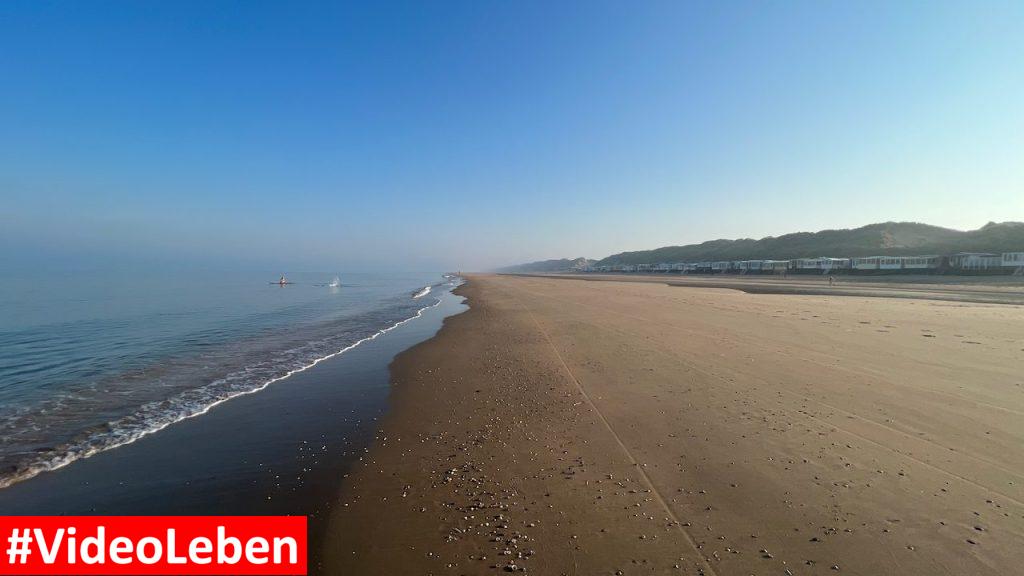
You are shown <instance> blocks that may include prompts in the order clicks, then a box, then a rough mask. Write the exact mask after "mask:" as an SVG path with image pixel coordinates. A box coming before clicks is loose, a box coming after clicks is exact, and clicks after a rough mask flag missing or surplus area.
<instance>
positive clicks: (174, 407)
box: [0, 286, 441, 488]
mask: <svg viewBox="0 0 1024 576" xmlns="http://www.w3.org/2000/svg"><path fill="white" fill-rule="evenodd" d="M429 291H430V287H429V286H428V287H426V288H425V291H424V290H421V291H420V292H421V293H419V294H418V295H417V296H416V297H417V298H418V297H421V296H425V295H426V294H427V292H429ZM439 304H441V299H440V298H438V299H437V301H436V302H434V303H433V304H430V305H428V306H423V307H422V308H419V309H418V310H416V314H414V315H413V316H410V317H408V318H406V319H404V320H400V321H398V322H395V323H394V324H392V325H391V326H388V327H387V328H383V329H381V330H378V331H377V332H375V333H373V334H371V335H370V336H367V337H365V338H362V339H360V340H357V341H355V342H353V343H352V344H349V345H348V346H346V347H344V348H342V349H340V350H338V351H336V352H332V353H330V354H327V355H324V356H320V357H317V358H315V359H313V360H312V361H310V362H308V363H306V364H304V365H302V366H300V367H298V368H295V369H293V370H290V371H288V372H286V373H284V374H283V375H280V376H277V377H274V378H270V379H268V380H265V381H263V382H262V383H260V384H257V385H255V386H253V387H251V388H247V389H243V390H232V391H230V392H227V393H224V394H221V395H219V396H218V395H216V393H210V394H207V391H206V390H195V391H193V393H194V394H195V395H198V396H199V398H196V399H195V401H192V400H189V399H187V398H183V401H181V402H175V401H174V400H173V399H172V400H170V401H158V402H151V403H149V404H146V405H144V406H141V407H140V408H139V410H138V411H137V412H136V413H134V414H132V415H129V416H127V417H124V418H121V419H119V420H115V421H113V422H110V423H108V424H107V425H106V426H104V428H105V429H106V430H107V431H108V432H106V433H104V434H100V435H93V436H91V437H89V438H86V439H85V440H83V441H82V442H80V443H77V444H74V445H71V446H64V447H61V448H60V449H58V450H57V451H56V452H57V453H56V454H52V455H50V454H46V455H44V454H40V458H39V459H38V460H36V461H35V462H33V463H31V464H30V465H28V466H26V467H25V468H23V469H20V470H17V471H14V472H12V473H9V474H5V475H4V476H3V477H0V488H6V487H8V486H10V485H12V484H16V483H18V482H21V481H23V480H28V479H29V478H32V477H34V476H36V475H38V474H40V473H42V472H48V471H52V470H57V469H59V468H63V467H64V466H67V465H68V464H71V463H72V462H74V461H76V460H81V459H83V458H89V457H90V456H94V455H96V454H99V453H100V452H105V451H107V450H111V449H114V448H119V447H121V446H126V445H128V444H131V443H133V442H135V441H137V440H139V439H141V438H144V437H146V436H149V435H150V434H154V433H156V432H159V431H161V430H163V429H164V428H167V427H168V426H171V425H172V424H176V423H178V422H181V421H183V420H187V419H189V418H195V417H196V416H202V415H203V414H206V413H207V412H209V411H210V410H212V409H213V408H214V407H216V406H218V405H220V404H223V403H224V402H227V401H228V400H231V399H233V398H238V397H239V396H245V395H248V394H254V393H256V392H259V391H261V390H264V389H266V388H267V387H268V386H270V385H271V384H274V383H276V382H280V381H281V380H285V379H287V378H289V377H291V376H293V375H295V374H298V373H299V372H305V371H306V370H309V369H310V368H312V367H314V366H316V365H317V364H319V363H321V362H323V361H324V360H330V359H331V358H334V357H335V356H340V355H341V354H344V353H346V352H348V351H349V350H352V349H353V348H356V347H357V346H359V345H361V344H364V343H366V342H369V341H370V340H375V339H377V338H378V337H379V336H383V335H384V334H387V333H388V332H390V331H392V330H394V329H395V328H398V327H399V326H401V325H403V324H406V323H408V322H411V321H412V320H415V319H417V318H419V317H421V316H422V315H423V313H424V312H425V311H427V310H429V309H430V308H434V307H436V306H438V305H439ZM140 420H141V423H140Z"/></svg>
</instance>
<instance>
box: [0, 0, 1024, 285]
mask: <svg viewBox="0 0 1024 576" xmlns="http://www.w3.org/2000/svg"><path fill="white" fill-rule="evenodd" d="M1021 30H1024V4H1022V3H1019V2H1006V3H999V2H987V3H972V2H965V3H948V2H920V3H916V2H877V3H876V2H760V1H759V2H749V3H747V2H734V3H732V2H730V3H726V2H707V3H701V2H664V3H662V2H642V3H625V2H614V3H600V2H589V1H588V2H579V3H572V2H554V3H552V2H536V3H531V2H500V3H499V2H464V3H463V2H443V3H442V2H413V3H366V4H363V5H356V4H345V3H340V2H329V3H328V2H324V3H309V2H307V3H283V2H281V3H271V2H239V3H234V2H196V3H188V2H166V3H157V2H125V3H110V2H89V3H85V2H64V3H48V2H24V3H22V2H3V3H0V78H2V81H0V243H2V244H3V247H0V253H5V254H0V258H6V260H7V262H8V263H14V265H26V263H40V262H43V263H45V262H54V263H60V264H61V265H63V264H64V263H69V262H76V261H95V262H104V263H118V262H120V263H138V262H146V261H148V262H156V263H161V262H187V261H196V262H205V263H209V264H216V265H224V266H232V265H237V266H261V265H266V266H268V267H272V268H275V269H276V268H277V267H279V266H280V265H282V264H289V265H291V266H292V267H293V268H306V269H327V270H334V269H367V268H377V267H394V268H399V267H415V268H420V269H448V268H461V269H474V268H484V267H488V266H494V265H502V264H508V263H514V262H519V261H527V260H534V259H541V258H552V257H562V256H578V255H585V256H590V257H600V256H606V255H608V254H611V253H615V252H619V251H622V250H633V249H642V248H652V247H657V246H663V245H669V244H685V243H690V242H698V241H703V240H708V239H713V238H723V237H725V238H734V237H762V236H766V235H777V234H782V233H786V232H792V231H801V230H819V229H824V228H837V227H854V226H859V225H863V224H867V223H871V222H877V221H885V220H914V221H923V222H928V223H932V224H938V225H944V226H949V227H954V228H960V229H968V228H977V227H979V226H981V225H983V224H985V223H986V222H987V221H990V220H995V221H1003V220H1024V100H1022V96H1021V95H1022V94H1024V66H1022V65H1021V62H1024V34H1021V33H1020V31H1021Z"/></svg>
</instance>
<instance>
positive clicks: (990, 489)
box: [517, 288, 1024, 506]
mask: <svg viewBox="0 0 1024 576" xmlns="http://www.w3.org/2000/svg"><path fill="white" fill-rule="evenodd" d="M520 290H522V291H523V292H526V293H527V294H533V295H534V296H539V297H542V298H549V299H552V300H555V301H558V302H564V303H570V304H579V305H581V306H587V307H591V308H596V307H594V306H589V305H587V304H583V303H580V302H571V301H569V300H564V299H561V298H557V297H555V296H551V295H549V294H542V293H539V292H534V291H531V290H527V289H524V288H520ZM517 300H518V301H519V302H520V304H522V301H521V300H519V299H518V298H517ZM523 307H524V309H526V310H527V312H529V313H530V316H531V318H533V319H534V322H537V320H536V317H534V316H533V312H532V311H530V310H529V309H528V308H526V306H525V305H524V306H523ZM607 312H612V313H614V314H617V315H620V316H624V317H627V318H631V319H635V320H644V321H647V322H652V323H660V324H664V325H667V326H673V327H674V325H673V324H670V323H665V322H660V321H657V320H652V319H648V318H643V317H639V316H632V315H630V314H625V313H622V312H615V311H607ZM538 328H540V324H539V323H538ZM541 332H542V333H543V334H544V336H545V338H547V333H546V332H544V330H543V328H541ZM548 344H549V345H551V346H552V348H553V349H554V345H552V344H551V340H550V339H548ZM555 354H557V355H558V358H559V360H562V357H561V355H560V354H558V351H557V350H555ZM684 363H685V364H686V365H687V367H689V368H690V369H691V370H693V371H695V372H697V373H699V374H703V375H704V376H705V377H707V378H713V379H715V380H718V381H721V382H723V383H725V384H727V385H731V383H730V382H729V380H728V379H727V378H724V377H722V376H719V375H717V374H714V373H712V372H708V371H707V370H704V369H701V368H698V367H696V366H694V365H693V364H691V363H689V362H684ZM562 365H563V366H565V368H566V370H567V371H568V372H569V374H570V376H572V378H573V381H574V382H576V385H577V387H579V388H580V392H582V393H583V395H584V397H586V398H587V400H588V401H589V400H590V398H589V397H588V396H587V395H586V392H584V391H583V389H582V387H581V386H580V384H579V381H578V380H576V377H575V376H574V375H573V374H572V372H571V371H570V370H569V368H568V366H566V365H565V362H564V361H562ZM751 377H752V378H754V379H756V380H759V381H761V382H762V383H764V384H770V383H769V382H768V381H767V380H764V379H763V378H759V377H758V376H754V375H752V376H751ZM782 392H784V393H786V394H788V395H790V396H793V397H795V398H798V399H801V400H804V401H808V402H813V403H816V404H819V405H821V406H824V407H826V408H829V409H831V410H834V411H836V412H840V413H842V414H845V415H847V416H849V417H852V418H856V419H857V420H860V421H862V422H866V423H868V424H873V425H875V426H878V427H880V428H883V429H885V430H889V431H890V432H893V433H896V434H899V435H901V436H904V437H906V438H907V439H910V440H913V441H917V442H924V443H926V444H930V445H932V446H936V447H938V448H942V449H945V450H949V449H950V448H948V447H947V446H944V445H942V444H940V443H938V442H934V441H932V440H927V439H923V438H918V437H916V436H913V435H911V434H907V433H906V432H903V431H902V430H898V429H896V428H893V427H891V426H886V425H885V424H883V423H881V422H876V421H875V420H872V419H870V418H865V417H864V416H861V415H859V414H856V413H853V412H849V411H847V410H844V409H842V408H839V407H838V406H834V405H832V404H829V403H827V402H823V401H821V400H818V399H816V398H812V397H810V396H804V395H802V394H798V393H796V392H792V391H789V390H783V391H782ZM590 404H591V406H592V407H594V410H595V411H596V412H597V414H598V415H599V416H600V417H601V419H602V420H604V416H603V415H602V414H601V412H600V411H599V410H597V408H596V406H594V405H593V402H590ZM801 414H803V416H805V417H806V418H808V419H811V420H814V421H816V422H818V423H820V424H822V425H825V426H828V427H831V428H835V429H836V430H839V431H841V432H843V433H846V434H849V435H850V436H853V437H855V438H859V439H861V440H863V441H865V442H868V443H871V444H873V445H875V446H878V447H880V448H882V449H884V450H886V451H888V452H891V453H893V454H896V455H897V456H900V457H902V458H905V459H907V460H910V461H912V462H916V463H918V464H920V465H922V466H925V467H927V468H931V469H932V470H935V471H937V472H940V473H942V474H945V475H947V476H949V477H951V478H954V479H956V480H959V481H961V482H964V483H966V484H970V485H972V486H974V487H976V488H980V489H982V490H985V491H988V492H992V493H994V494H998V495H999V496H1002V497H1003V498H1006V499H1007V500H1009V501H1011V502H1013V503H1014V504H1017V505H1019V506H1024V502H1022V501H1021V500H1019V499H1017V498H1014V497H1013V496H1010V495H1009V494H1006V493H1004V492H1002V491H1000V490H997V489H995V488H993V487H991V486H986V485H984V484H981V483H980V482H977V481H975V480H972V479H970V478H967V477H966V476H962V475H960V474H957V473H956V472H952V471H950V470H946V469H945V468H942V467H940V466H937V465H935V464H932V463H930V462H927V461H925V460H922V459H921V458H917V457H916V456H913V455H912V454H907V453H904V452H901V451H899V450H896V449H894V448H892V447H891V446H887V445H885V444H883V443H881V442H878V441H876V440H873V439H871V438H868V437H867V436H864V435H863V434H858V433H857V432H854V431H852V430H848V429H846V428H844V427H842V426H839V425H837V424H835V423H832V422H829V421H827V420H824V419H822V418H819V417H817V416H814V415H812V414H807V413H802V412H801ZM605 425H606V426H608V428H609V430H611V426H609V425H608V422H607V421H606V420H605ZM611 432H612V434H613V435H614V434H615V432H614V430H611ZM616 440H618V436H616ZM619 444H620V445H621V446H622V447H623V449H624V450H625V446H624V445H622V442H621V441H620V442H619ZM627 453H628V450H627ZM961 455H963V456H965V457H967V458H968V459H970V460H974V461H975V462H978V463H981V464H984V465H988V466H991V467H993V468H995V469H997V470H1000V471H1002V472H1003V473H1006V474H1010V475H1011V476H1014V477H1019V476H1018V475H1017V473H1016V472H1014V471H1012V470H1009V469H1007V468H1005V467H1003V466H1001V465H998V464H995V463H993V462H989V461H988V460H986V459H984V458H978V457H975V456H972V455H970V454H961ZM630 457H631V458H632V456H630ZM641 472H643V471H642V470H641ZM644 476H646V474H644ZM652 489H653V486H652Z"/></svg>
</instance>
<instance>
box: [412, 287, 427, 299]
mask: <svg viewBox="0 0 1024 576" xmlns="http://www.w3.org/2000/svg"><path fill="white" fill-rule="evenodd" d="M427 294H430V286H424V287H423V288H420V291H419V292H417V293H415V294H413V295H412V297H413V298H423V297H424V296H426V295H427Z"/></svg>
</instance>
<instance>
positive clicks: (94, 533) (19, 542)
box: [0, 516, 306, 576]
mask: <svg viewBox="0 0 1024 576" xmlns="http://www.w3.org/2000/svg"><path fill="white" fill-rule="evenodd" d="M0 538H2V539H3V541H4V542H5V543H6V550H5V551H4V553H3V554H2V555H0V574H4V575H8V574H10V575H19V574H40V575H42V574H54V575H77V574H96V575H110V576H113V575H118V574H139V575H144V574H165V575H168V576H171V575H191V574H237V575H248V574H279V575H282V576H285V575H287V576H291V575H304V574H306V517H305V516H0Z"/></svg>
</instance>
